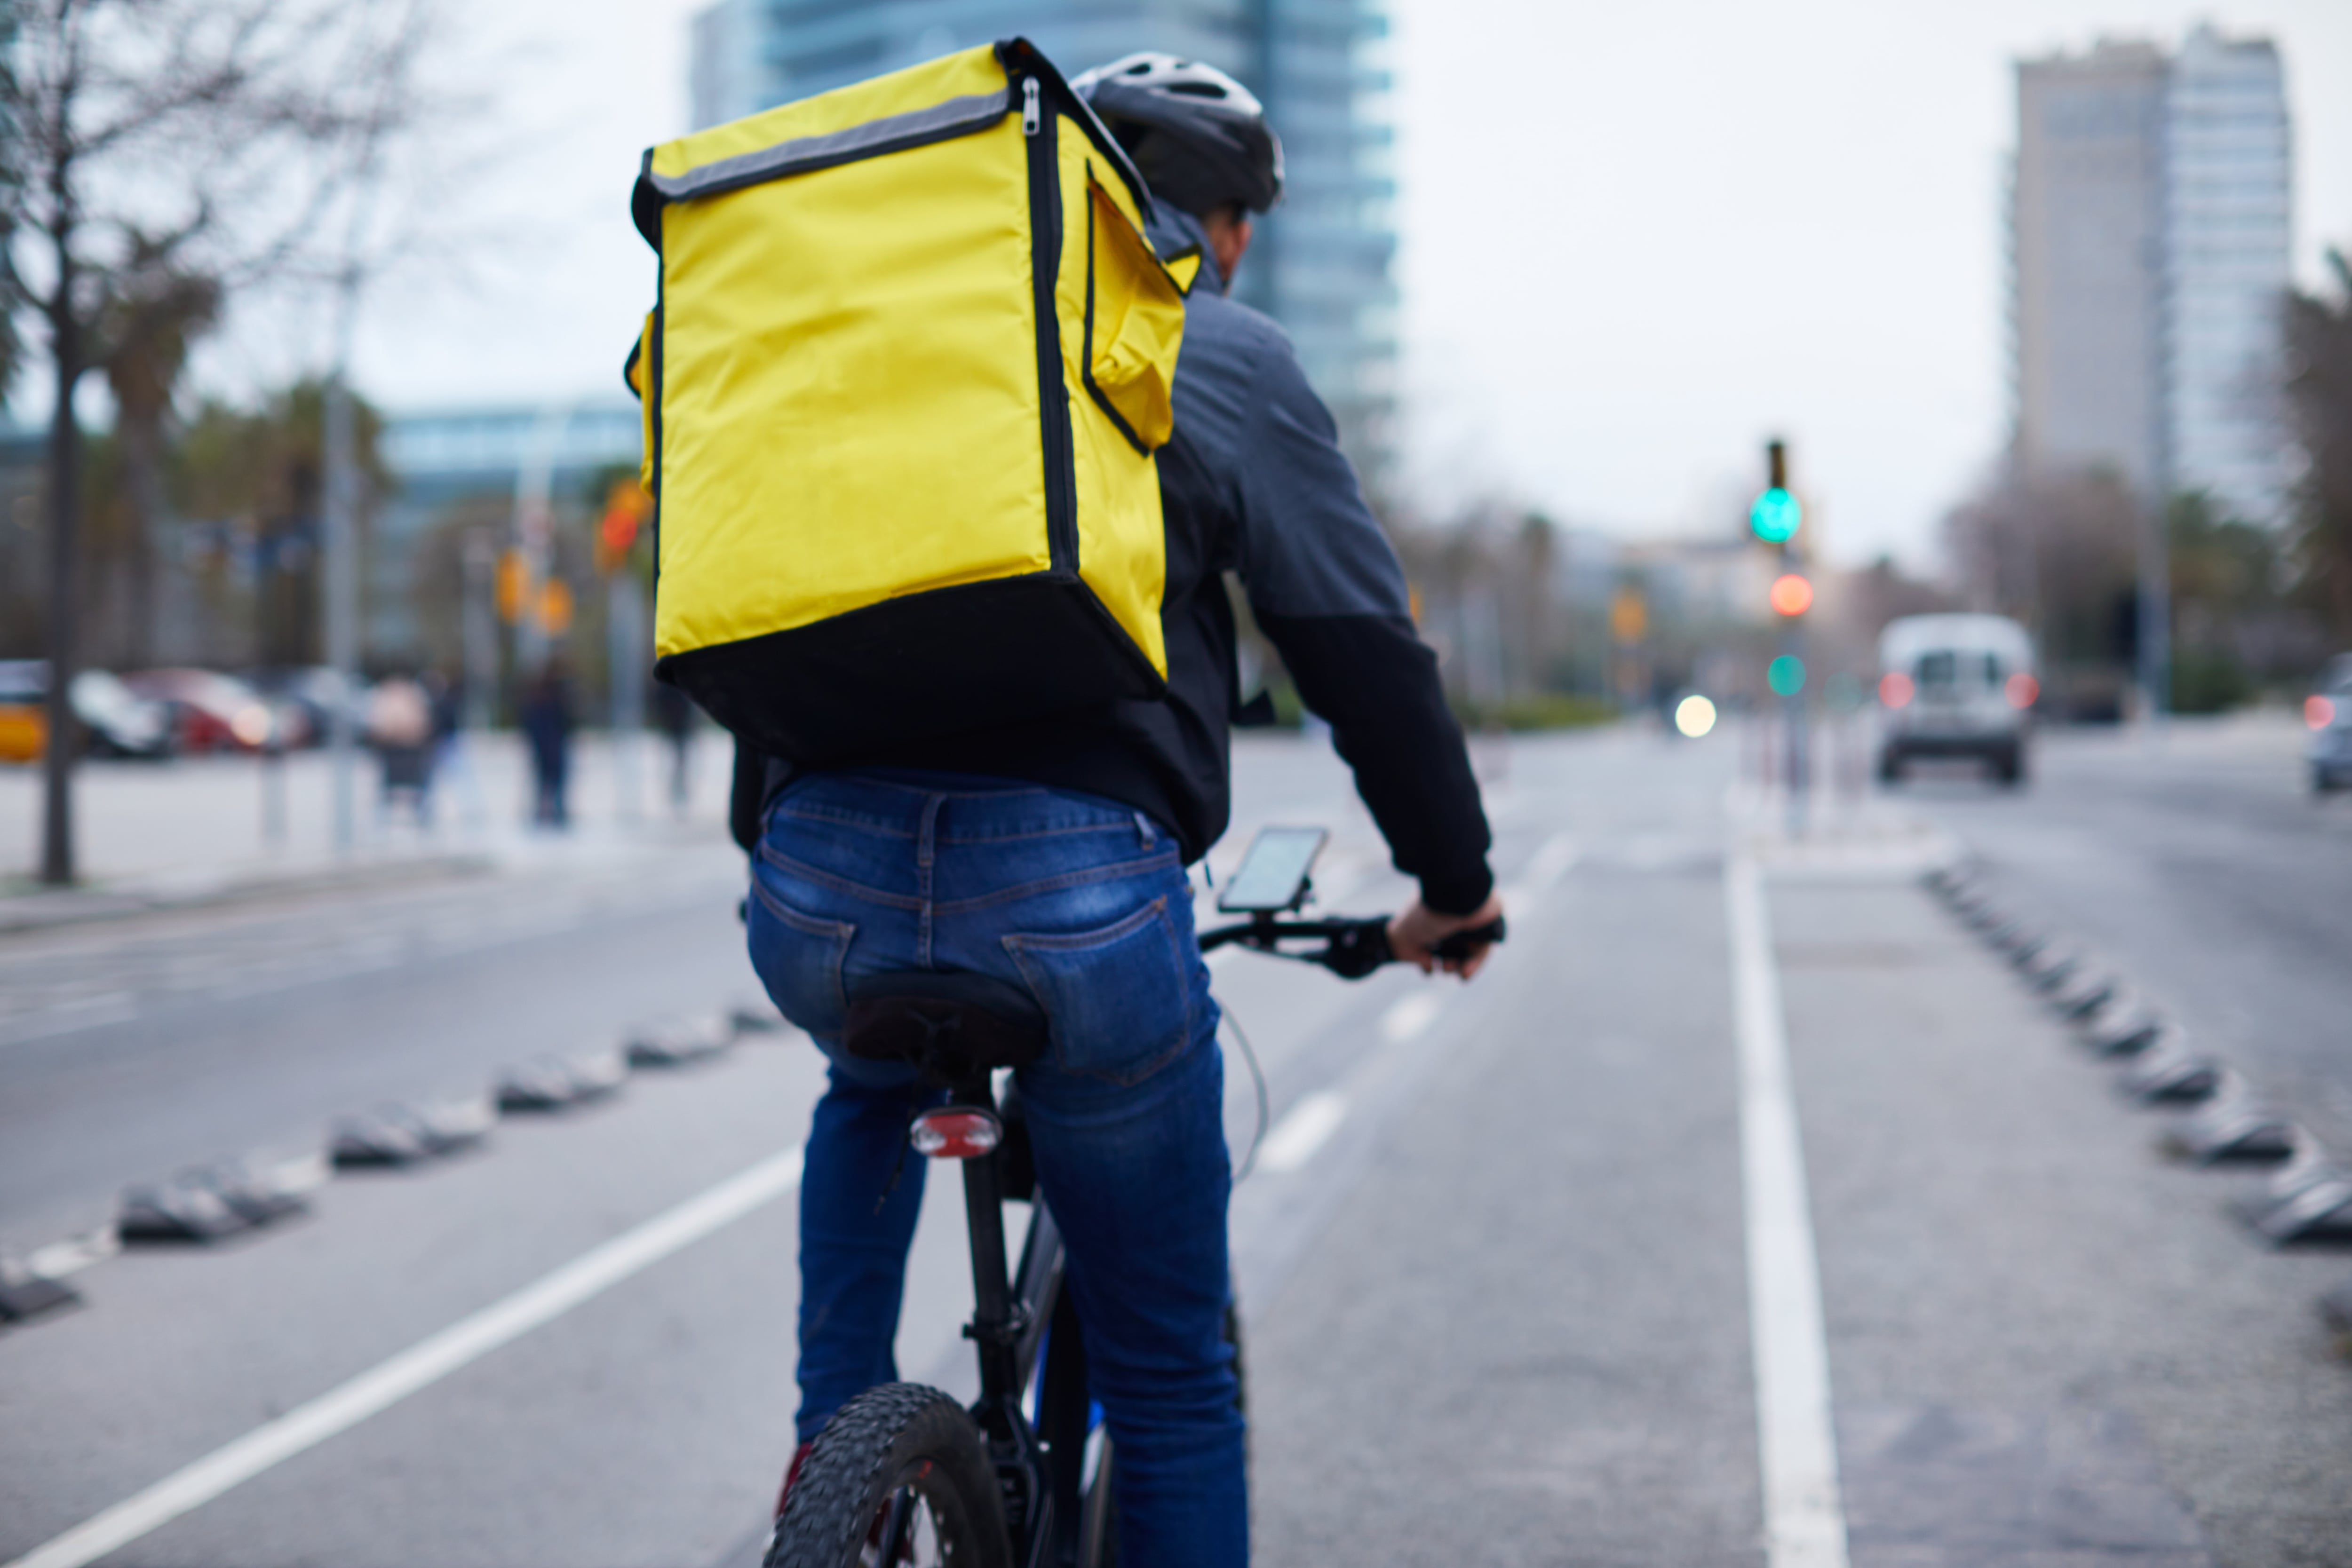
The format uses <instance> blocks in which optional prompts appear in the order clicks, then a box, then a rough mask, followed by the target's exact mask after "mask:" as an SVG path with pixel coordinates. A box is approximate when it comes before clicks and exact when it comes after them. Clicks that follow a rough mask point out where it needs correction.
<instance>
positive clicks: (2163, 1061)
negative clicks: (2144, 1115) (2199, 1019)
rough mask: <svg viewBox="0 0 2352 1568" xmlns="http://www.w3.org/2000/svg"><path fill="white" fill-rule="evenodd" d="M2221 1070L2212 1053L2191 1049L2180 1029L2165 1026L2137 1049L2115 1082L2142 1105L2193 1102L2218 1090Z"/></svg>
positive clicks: (2201, 1099) (2206, 1098)
mask: <svg viewBox="0 0 2352 1568" xmlns="http://www.w3.org/2000/svg"><path fill="white" fill-rule="evenodd" d="M2222 1071H2223V1069H2222V1067H2221V1063H2220V1062H2218V1061H2214V1060H2213V1059H2212V1058H2211V1057H2210V1056H2200V1055H2199V1054H2197V1053H2196V1052H2195V1051H2190V1050H2189V1044H2188V1040H2187V1037H2186V1036H2185V1035H2183V1033H2182V1032H2181V1031H2180V1030H2178V1029H2168V1030H2165V1031H2164V1032H2163V1034H2162V1035H2160V1036H2159V1037H2158V1039H2157V1040H2154V1041H2153V1042H2151V1043H2150V1044H2148V1045H2146V1046H2143V1047H2142V1048H2141V1049H2140V1051H2138V1053H2137V1055H2135V1056H2134V1057H2133V1058H2132V1061H2131V1065H2130V1066H2128V1067H2126V1068H2125V1069H2124V1072H2123V1077H2122V1078H2121V1079H2119V1080H2118V1081H2117V1083H2118V1086H2119V1087H2120V1088H2121V1089H2122V1090H2123V1092H2125V1093H2126V1095H2128V1096H2130V1097H2131V1098H2132V1099H2134V1100H2137V1101H2138V1102H2139V1103H2141V1104H2143V1105H2194V1104H2198V1103H2201V1102H2203V1101H2206V1100H2210V1099H2211V1098H2212V1097H2213V1096H2214V1094H2215V1093H2216V1092H2219V1091H2220V1089H2221V1074H2222Z"/></svg>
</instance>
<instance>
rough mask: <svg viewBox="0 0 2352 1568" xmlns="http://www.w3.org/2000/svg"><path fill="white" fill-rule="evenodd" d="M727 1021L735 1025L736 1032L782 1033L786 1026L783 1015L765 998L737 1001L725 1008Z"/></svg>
mask: <svg viewBox="0 0 2352 1568" xmlns="http://www.w3.org/2000/svg"><path fill="white" fill-rule="evenodd" d="M727 1021H728V1022H729V1023H730V1024H732V1025H734V1026H735V1032H736V1033H738V1034H782V1033H783V1032H784V1030H785V1028H786V1027H787V1026H786V1024H785V1022H784V1015H783V1014H782V1013H780V1012H778V1011H777V1010H776V1005H775V1004H774V1003H773V1002H771V1001H769V1000H768V999H767V998H764V997H763V998H760V999H759V1000H757V1001H739V1002H737V1003H736V1004H735V1005H734V1006H733V1007H731V1008H730V1009H727Z"/></svg>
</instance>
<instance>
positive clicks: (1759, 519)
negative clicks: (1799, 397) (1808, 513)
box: [1748, 441, 1805, 545]
mask: <svg viewBox="0 0 2352 1568" xmlns="http://www.w3.org/2000/svg"><path fill="white" fill-rule="evenodd" d="M1764 458H1765V462H1766V464H1767V465H1768V466H1769V474H1768V476H1767V478H1766V481H1765V486H1764V493H1763V494H1762V495H1760V496H1759V497H1756V500H1755V503H1754V504H1753V505H1751V506H1750V507H1748V527H1749V528H1753V529H1754V530H1755V531H1756V537H1757V538H1759V539H1762V540H1763V541H1764V542H1765V543H1766V544H1768V545H1784V544H1787V543H1788V542H1789V541H1790V539H1792V538H1796V537H1797V529H1798V528H1800V527H1801V525H1802V524H1803V523H1804V520H1805V508H1804V507H1802V506H1801V505H1800V504H1799V503H1798V501H1797V497H1795V496H1794V495H1792V494H1791V493H1790V489H1789V447H1788V444H1787V443H1786V442H1781V441H1771V442H1767V443H1765V445H1764Z"/></svg>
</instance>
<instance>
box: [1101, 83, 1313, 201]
mask: <svg viewBox="0 0 2352 1568" xmlns="http://www.w3.org/2000/svg"><path fill="white" fill-rule="evenodd" d="M1070 85H1071V87H1073V88H1075V89H1076V90H1077V94H1078V96H1079V97H1081V98H1083V99H1086V100H1087V104H1088V105H1090V106H1091V107H1092V108H1093V110H1094V111H1095V113H1096V115H1097V117H1099V118H1100V119H1101V120H1102V122H1103V124H1104V125H1105V126H1106V127H1108V129H1109V131H1110V133H1111V134H1112V135H1113V136H1116V137H1117V138H1118V144H1119V145H1120V146H1122V147H1124V148H1126V149H1127V155H1128V156H1129V157H1130V158H1132V159H1134V160H1135V166H1136V169H1137V170H1138V171H1139V172H1140V173H1141V174H1142V175H1143V178H1144V182H1145V183H1147V184H1149V185H1150V187H1151V190H1152V193H1153V194H1154V195H1157V196H1160V197H1161V198H1163V199H1165V200H1166V201H1168V202H1170V203H1172V204H1174V205H1176V206H1178V207H1180V208H1181V209H1182V210H1184V211H1185V212H1188V213H1191V214H1193V215H1194V216H1195V217H1200V216H1203V215H1205V214H1209V213H1212V212H1214V211H1215V210H1216V209H1217V208H1219V207H1223V206H1228V205H1239V206H1243V207H1246V208H1248V209H1249V210H1250V211H1252V212H1254V213H1262V212H1265V210H1266V209H1267V208H1268V207H1271V206H1273V205H1274V204H1275V203H1276V202H1278V201H1280V200H1281V199H1282V142H1281V140H1280V139H1279V138H1277V137H1276V135H1275V133H1274V128H1273V127H1271V126H1269V125H1268V124H1266V122H1265V107H1264V106H1263V105H1262V104H1260V103H1259V102H1258V100H1257V99H1256V97H1255V95H1254V94H1252V93H1251V91H1250V90H1249V89H1247V88H1245V87H1244V86H1242V84H1241V83H1239V82H1237V81H1235V80H1234V78H1231V77H1229V76H1227V75H1226V74H1225V73H1224V72H1223V71H1221V70H1219V69H1217V68H1215V67H1214V66H1204V65H1202V64H1201V62H1200V61H1198V60H1186V59H1179V58H1178V57H1176V56H1174V55H1161V54H1149V53H1146V54H1136V55H1129V56H1128V57H1126V58H1124V59H1118V60H1113V61H1112V62H1111V63H1110V64H1108V65H1107V66H1097V67H1096V68H1094V69H1092V70H1090V71H1088V72H1087V73H1086V74H1085V75H1084V76H1081V77H1079V78H1077V79H1076V81H1074V82H1072V83H1071V84H1070Z"/></svg>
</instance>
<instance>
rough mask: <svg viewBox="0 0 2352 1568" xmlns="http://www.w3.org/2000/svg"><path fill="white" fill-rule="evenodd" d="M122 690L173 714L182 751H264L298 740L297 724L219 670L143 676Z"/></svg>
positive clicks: (127, 677) (146, 673) (135, 677)
mask: <svg viewBox="0 0 2352 1568" xmlns="http://www.w3.org/2000/svg"><path fill="white" fill-rule="evenodd" d="M122 681H123V685H127V686H129V687H130V688H131V690H132V691H133V692H136V693H137V694H138V695H141V696H142V697H147V698H149V699H151V700H152V701H155V702H160V703H162V704H163V705H164V706H165V707H167V708H168V709H169V710H170V711H171V715H172V728H173V738H174V739H175V740H176V741H177V743H178V745H179V747H180V749H181V750H183V751H189V752H207V751H260V750H263V749H265V748H266V747H270V746H272V745H276V746H285V745H287V744H289V742H290V741H292V740H293V739H294V738H295V725H296V722H297V721H293V720H289V718H288V717H287V716H286V715H285V714H284V713H282V712H281V711H280V710H279V709H278V708H276V707H273V706H271V705H270V703H269V702H268V699H266V698H264V697H263V696H262V695H261V694H260V693H259V692H257V691H255V690H254V689H253V688H252V687H251V686H249V685H247V684H246V683H245V682H243V681H240V680H238V679H237V678H236V676H234V675H224V674H221V673H220V672H219V671H217V670H142V671H140V672H139V673H137V674H131V675H125V676H123V677H122Z"/></svg>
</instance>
